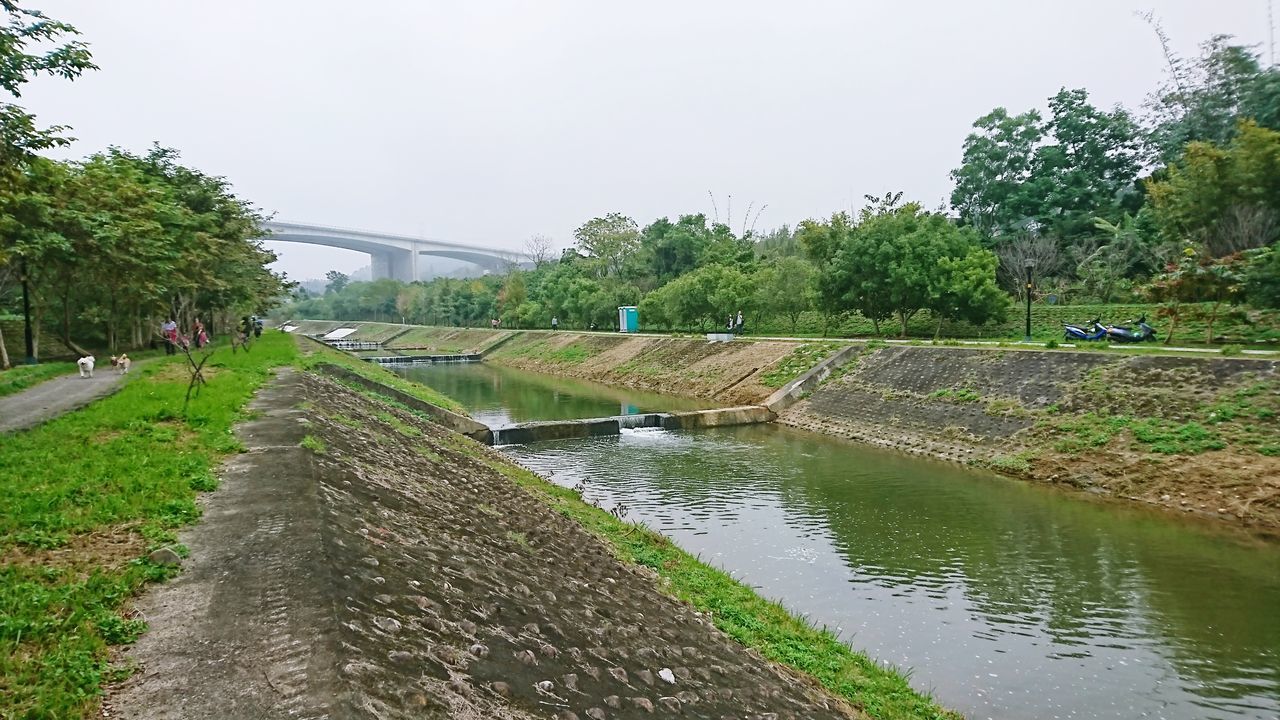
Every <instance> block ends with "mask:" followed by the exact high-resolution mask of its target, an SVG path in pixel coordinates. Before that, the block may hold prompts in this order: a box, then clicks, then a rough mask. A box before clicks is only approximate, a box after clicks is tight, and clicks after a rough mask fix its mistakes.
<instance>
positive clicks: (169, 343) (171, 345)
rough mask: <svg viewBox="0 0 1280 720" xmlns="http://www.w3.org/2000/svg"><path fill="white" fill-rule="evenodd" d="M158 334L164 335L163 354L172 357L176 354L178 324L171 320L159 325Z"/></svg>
mask: <svg viewBox="0 0 1280 720" xmlns="http://www.w3.org/2000/svg"><path fill="white" fill-rule="evenodd" d="M160 334H161V335H164V354H165V355H173V354H175V353H177V352H178V323H177V322H175V321H174V319H173V318H169V319H168V320H165V321H164V322H163V323H162V324H161V325H160Z"/></svg>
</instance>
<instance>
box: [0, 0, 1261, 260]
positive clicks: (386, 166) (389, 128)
mask: <svg viewBox="0 0 1280 720" xmlns="http://www.w3.org/2000/svg"><path fill="white" fill-rule="evenodd" d="M25 4H27V5H30V6H32V7H38V8H40V9H43V10H45V11H46V12H47V13H48V14H50V15H51V16H53V17H55V18H57V19H60V20H65V21H67V22H70V23H72V24H74V25H75V26H77V27H78V28H79V29H80V31H81V32H82V33H83V35H84V39H85V40H86V41H88V42H89V43H90V45H91V46H92V50H93V53H94V57H95V61H96V62H97V64H98V65H99V66H100V67H101V70H99V71H97V72H95V73H91V74H89V75H87V76H85V77H83V78H81V79H80V80H78V81H76V82H75V83H66V82H63V81H39V82H37V83H33V84H32V85H31V86H29V90H28V91H27V92H26V93H24V96H23V98H22V100H21V101H20V102H22V103H23V104H24V105H26V106H27V107H28V109H29V110H31V111H33V112H35V113H37V114H38V115H39V116H40V119H41V120H42V121H43V122H45V123H47V124H53V123H59V124H67V125H71V126H72V127H73V128H74V132H73V133H72V134H74V135H75V136H76V137H77V138H79V141H78V142H77V143H76V144H75V146H74V147H73V148H72V152H71V153H69V154H63V155H62V156H63V157H72V156H81V155H84V154H87V153H90V152H93V151H95V150H99V149H102V148H104V147H105V146H107V145H109V144H115V145H120V146H123V147H126V148H129V149H133V150H145V148H146V147H147V146H149V145H150V144H151V143H152V142H153V141H158V142H160V143H161V144H163V145H167V146H171V147H174V148H177V149H178V150H179V151H181V153H182V155H183V157H184V159H185V161H186V162H187V163H189V164H192V165H194V166H196V167H198V168H200V169H202V170H204V171H206V172H208V173H211V174H215V175H222V176H225V177H227V178H228V179H229V180H230V181H231V182H232V183H233V184H234V186H235V188H236V190H237V191H238V193H239V194H240V195H242V196H243V197H246V198H248V199H250V200H252V201H253V202H255V203H256V204H257V205H259V206H260V207H262V208H263V209H264V210H265V211H267V212H271V213H275V214H276V216H277V218H278V219H280V220H288V221H295V222H312V223H318V224H326V225H337V226H344V227H352V228H363V229H371V230H384V231H387V232H393V233H401V234H408V235H419V236H430V237H436V238H441V239H448V240H453V241H458V242H468V243H477V244H485V245H490V246H495V247H509V248H519V247H520V246H521V244H522V243H523V241H524V240H525V238H527V237H529V236H530V235H533V234H535V233H541V234H545V235H549V236H551V237H553V238H554V239H555V240H556V241H557V245H558V246H559V247H565V246H568V245H569V244H571V242H572V232H573V229H574V228H575V227H577V226H578V225H580V224H581V223H582V222H584V221H585V220H588V219H590V218H591V217H594V216H597V215H601V214H604V213H607V212H611V211H618V212H622V213H625V214H627V215H630V216H632V217H634V218H635V219H636V220H637V221H638V222H639V223H640V224H641V225H644V224H647V223H648V222H651V221H652V220H653V219H655V218H657V217H659V216H664V215H671V216H675V215H678V214H681V213H689V212H706V213H707V214H708V215H712V214H713V211H712V206H711V200H710V198H709V197H708V191H711V192H713V193H714V194H715V196H716V198H717V202H718V204H719V212H720V216H721V219H724V218H725V217H726V214H727V212H728V207H727V204H728V203H727V198H728V196H730V195H732V197H733V201H732V202H733V206H732V212H733V216H732V225H733V227H734V230H735V231H739V230H741V229H742V225H743V216H744V213H745V211H746V209H747V206H748V203H754V204H755V207H756V208H757V209H758V208H759V207H761V206H762V205H763V204H765V203H767V204H768V208H767V209H766V210H765V211H764V213H763V214H762V215H761V216H760V219H759V223H758V229H765V228H771V227H775V226H778V225H781V224H783V223H787V224H792V225H794V224H795V223H796V222H798V221H800V220H803V219H805V218H808V217H824V216H827V215H829V214H830V213H831V212H832V211H834V210H837V209H841V208H846V209H847V208H849V207H850V206H851V205H854V206H858V205H861V198H862V196H863V195H864V194H866V193H877V194H880V193H883V192H885V191H887V190H904V191H906V195H907V197H908V198H911V199H915V200H919V201H921V202H924V203H925V204H926V205H928V206H937V205H938V204H939V203H941V202H943V201H944V199H945V198H946V196H947V195H948V193H949V192H950V181H949V179H948V177H947V173H948V172H949V171H950V170H951V169H952V168H954V167H955V166H956V165H957V164H958V163H959V160H960V150H961V143H962V142H963V140H964V137H965V135H966V134H967V133H968V131H969V126H970V125H971V124H972V123H973V121H974V120H975V119H976V118H977V117H979V116H981V115H983V114H985V113H987V112H988V111H990V110H991V109H992V108H993V107H996V106H1005V107H1008V108H1009V109H1010V110H1018V111H1021V110H1024V109H1027V108H1031V107H1043V106H1044V105H1045V100H1046V99H1047V98H1048V97H1049V96H1050V95H1052V94H1053V93H1055V92H1056V91H1057V90H1058V89H1059V88H1061V87H1063V86H1066V87H1084V88H1087V89H1088V90H1089V91H1090V94H1091V96H1092V98H1093V100H1094V101H1095V103H1097V104H1099V105H1102V106H1111V105H1113V104H1115V103H1123V104H1125V105H1126V106H1129V107H1136V106H1138V105H1139V104H1140V103H1141V101H1142V99H1143V97H1144V96H1145V95H1146V94H1147V93H1148V92H1149V91H1150V90H1151V89H1152V88H1154V87H1155V86H1156V85H1157V83H1159V82H1160V80H1161V78H1162V72H1163V70H1164V60H1163V57H1162V55H1161V53H1160V48H1159V45H1158V43H1157V41H1156V38H1155V36H1154V35H1153V33H1152V32H1151V29H1150V28H1149V27H1148V26H1147V25H1146V24H1145V23H1144V22H1143V21H1142V20H1141V19H1139V18H1138V17H1136V16H1135V14H1134V13H1135V11H1136V10H1148V9H1151V10H1154V11H1155V12H1156V14H1157V15H1158V16H1160V17H1161V18H1162V19H1163V22H1164V26H1165V29H1166V30H1167V32H1168V33H1169V34H1170V36H1171V37H1172V39H1173V41H1174V44H1175V47H1176V49H1177V50H1178V51H1179V52H1181V53H1183V54H1186V55H1191V54H1194V53H1195V51H1196V45H1197V44H1199V43H1200V42H1201V41H1203V40H1205V39H1207V38H1208V37H1209V36H1210V35H1212V34H1215V33H1227V34H1232V35H1235V36H1237V37H1238V38H1240V39H1241V40H1243V41H1245V42H1249V43H1259V44H1262V49H1263V50H1264V51H1265V50H1266V45H1265V44H1266V42H1267V39H1268V31H1267V23H1268V18H1267V2H1266V0H1217V1H1216V2H1210V1H1209V0H1146V2H1137V1H1134V0H1061V1H1058V2H1027V1H1026V0H1006V1H996V0H966V1H965V2H951V1H946V0H933V1H924V0H917V1H914V2H912V1H904V0H900V1H899V2H834V1H832V2H803V1H795V0H791V1H789V2H781V1H776V2H771V3H764V2H742V1H741V0H727V1H723V2H653V1H650V2H632V3H625V4H624V3H618V2H613V3H607V2H598V1H595V2H588V1H583V2H552V1H551V0H543V1H541V2H448V3H445V2H408V1H404V2H390V1H386V2H376V3H361V4H353V3H349V2H344V3H338V2H317V1H315V0H307V1H305V2H303V1H301V0H297V1H289V2H286V1H285V0H272V1H270V2H265V1H263V0H256V1H253V2H247V1H241V0H230V1H229V0H223V1H221V2H196V1H195V0H191V1H181V2H180V1H177V0H153V1H150V2H141V1H134V0H117V1H114V2H102V0H61V1H60V2H43V3H36V2H27V3H25ZM1277 4H1278V5H1280V3H1277ZM357 6H359V10H358V11H357V9H356V8H357ZM753 213H754V211H753ZM272 247H273V248H274V249H276V250H277V251H278V252H279V254H280V256H281V261H280V262H279V263H278V264H277V267H278V268H279V269H282V270H284V271H286V272H287V273H288V275H289V276H290V277H292V278H294V279H306V278H310V277H319V276H321V275H323V273H324V272H325V271H326V270H329V269H333V268H337V269H340V270H343V271H350V270H353V269H355V268H357V267H360V266H362V265H365V264H367V263H368V256H365V255H359V254H357V253H353V252H349V251H343V250H334V249H328V248H320V247H314V246H309V245H293V244H287V243H273V244H272Z"/></svg>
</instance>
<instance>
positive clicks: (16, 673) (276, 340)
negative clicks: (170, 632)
mask: <svg viewBox="0 0 1280 720" xmlns="http://www.w3.org/2000/svg"><path fill="white" fill-rule="evenodd" d="M295 355H296V350H295V347H294V342H293V339H292V338H290V337H288V336H285V335H280V334H275V333H272V334H268V335H264V336H263V338H262V339H261V340H259V341H258V342H255V343H254V345H253V349H252V351H251V352H248V353H243V352H242V353H235V354H232V353H230V352H228V351H226V350H225V349H224V350H222V351H219V352H218V353H217V354H216V355H215V356H214V357H213V358H212V359H211V360H210V361H209V365H208V366H206V367H207V368H208V369H209V370H211V372H209V375H210V379H209V384H208V385H207V386H206V387H205V388H204V390H203V391H202V392H201V394H200V397H199V398H196V399H194V400H192V402H191V405H190V407H189V408H188V410H187V412H186V413H185V414H184V413H183V410H182V406H183V395H184V394H185V392H186V387H187V379H186V375H185V372H184V371H183V370H181V369H180V367H181V366H180V365H178V364H177V363H178V359H177V358H174V359H173V360H160V361H156V362H152V363H149V364H148V365H147V366H145V367H143V368H140V369H138V370H135V373H134V374H131V376H130V378H129V380H128V381H127V382H126V383H125V385H124V387H123V388H121V390H120V391H119V392H118V393H116V394H115V395H112V396H110V397H107V398H104V399H102V400H99V401H97V402H95V403H93V404H91V405H89V406H88V407H86V408H84V409H83V410H80V411H77V412H74V413H70V414H67V415H64V416H62V417H60V418H57V419H54V420H52V421H50V422H48V423H45V424H43V425H40V426H38V427H36V428H33V429H31V430H27V431H22V432H18V433H14V434H10V435H4V436H3V437H2V438H0V558H4V560H3V561H0V648H2V650H0V717H4V718H10V717H12V718H75V717H85V716H87V715H88V714H89V713H91V712H92V711H93V709H94V707H95V706H96V704H97V701H98V697H99V693H100V689H101V686H102V683H103V682H105V681H107V680H108V679H110V678H111V677H112V671H111V669H110V668H109V667H108V647H109V646H110V645H112V644H118V643H122V642H128V641H130V640H132V639H133V638H135V637H136V636H137V634H138V633H139V632H141V630H142V629H143V625H142V624H141V623H140V622H138V621H136V620H132V619H128V618H125V617H122V616H121V609H122V606H123V605H124V604H125V603H126V601H128V599H129V598H130V597H132V596H133V595H134V594H136V593H137V592H138V591H139V590H140V589H141V588H142V586H143V585H144V584H145V583H147V582H149V581H153V580H158V579H162V578H164V577H166V576H167V575H168V574H169V573H171V572H172V570H169V569H166V568H161V567H157V566H154V565H151V564H149V563H147V562H146V561H145V560H142V559H132V560H129V559H128V558H124V559H123V560H122V564H119V565H115V566H112V567H105V566H97V565H92V564H89V565H85V564H80V565H69V564H68V563H67V562H66V561H65V560H64V561H61V562H57V563H54V562H53V561H51V560H48V559H41V558H42V557H43V556H39V555H37V559H36V560H34V561H30V562H23V563H16V562H13V559H14V558H15V557H16V555H15V553H18V552H23V553H32V552H35V551H38V550H40V549H42V548H56V547H63V546H65V545H66V544H67V543H68V542H70V541H71V540H72V538H75V537H78V536H80V537H84V536H89V537H88V538H84V539H85V541H89V540H91V538H92V537H93V536H92V535H91V534H93V533H98V532H103V533H105V532H114V533H117V534H119V533H137V534H139V535H141V536H142V538H144V542H143V543H141V544H142V545H144V546H146V547H157V546H160V545H167V544H170V543H172V542H173V541H174V539H175V536H174V531H175V529H176V528H178V527H180V526H182V525H185V524H187V523H191V522H194V521H195V520H196V519H197V518H199V516H200V510H199V508H198V507H197V506H196V503H195V498H196V493H197V492H198V491H200V490H205V489H209V488H211V487H212V486H213V485H214V484H216V481H215V479H214V469H215V468H216V467H217V464H218V463H219V462H220V461H221V459H222V457H223V456H224V455H225V454H226V453H229V452H234V451H236V450H237V449H238V448H239V443H238V442H237V441H236V439H235V437H234V436H233V435H232V432H231V430H232V426H233V424H234V423H235V422H236V421H237V420H239V419H240V418H241V417H243V408H244V406H245V404H246V403H247V402H248V400H249V398H250V397H251V396H252V394H253V392H254V390H255V389H256V388H257V387H259V386H260V385H261V384H262V383H263V382H265V381H266V380H267V378H268V377H269V373H270V369H271V368H273V367H276V366H280V365H287V364H289V363H291V362H293V360H294V358H295ZM68 448H76V451H75V452H68Z"/></svg>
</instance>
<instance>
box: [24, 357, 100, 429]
mask: <svg viewBox="0 0 1280 720" xmlns="http://www.w3.org/2000/svg"><path fill="white" fill-rule="evenodd" d="M123 379H124V376H123V375H120V374H118V373H117V372H116V371H115V369H114V368H112V367H111V366H110V365H107V367H105V368H102V367H99V368H98V369H97V371H96V372H94V374H93V377H92V378H82V377H80V374H79V373H72V374H70V375H63V376H62V377H56V378H53V379H52V380H46V381H44V382H42V383H40V384H39V385H36V386H35V387H31V388H27V389H26V390H23V391H22V392H20V393H17V394H14V395H9V396H6V397H2V398H0V433H5V432H13V431H14V430H23V429H26V428H29V427H31V426H33V425H39V424H40V423H42V422H45V421H46V420H52V419H53V418H56V417H58V416H59V415H61V414H63V413H66V412H70V411H72V410H77V409H79V408H82V407H84V406H85V405H88V404H89V403H91V402H93V401H94V400H97V399H98V398H100V397H105V396H107V395H110V394H111V393H113V392H115V391H116V390H119V389H120V384H121V380H123Z"/></svg>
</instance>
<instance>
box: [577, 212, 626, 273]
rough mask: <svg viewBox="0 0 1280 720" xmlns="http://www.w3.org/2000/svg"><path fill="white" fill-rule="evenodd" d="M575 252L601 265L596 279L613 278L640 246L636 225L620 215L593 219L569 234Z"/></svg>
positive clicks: (615, 214) (610, 214) (614, 214)
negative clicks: (600, 277)
mask: <svg viewBox="0 0 1280 720" xmlns="http://www.w3.org/2000/svg"><path fill="white" fill-rule="evenodd" d="M573 237H574V239H575V240H577V242H578V248H579V249H580V250H582V252H584V253H586V254H587V255H589V256H591V257H594V258H598V259H599V260H600V262H601V272H600V275H601V276H604V275H616V274H618V273H619V272H621V270H622V265H623V263H624V262H625V261H626V259H627V258H628V257H629V256H630V255H631V254H632V253H634V252H635V251H636V248H638V247H639V245H640V228H639V227H638V226H637V225H636V221H635V220H632V219H631V218H629V217H627V216H625V215H622V214H620V213H609V214H608V215H606V216H604V217H598V218H593V219H591V220H588V221H587V222H586V223H584V224H583V225H582V226H581V227H579V228H578V229H577V230H574V231H573Z"/></svg>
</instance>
